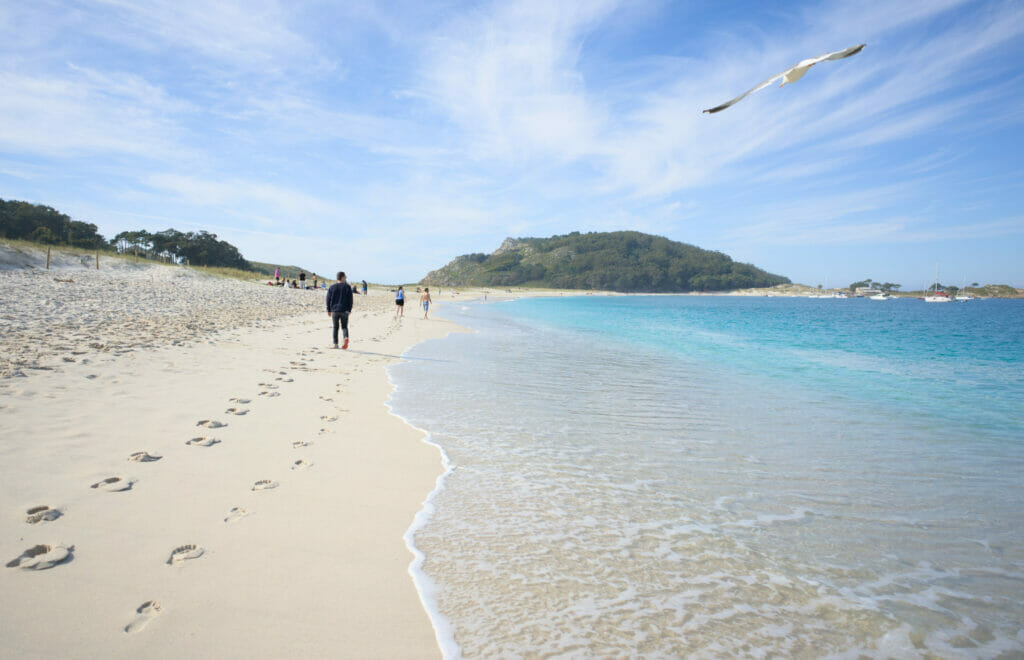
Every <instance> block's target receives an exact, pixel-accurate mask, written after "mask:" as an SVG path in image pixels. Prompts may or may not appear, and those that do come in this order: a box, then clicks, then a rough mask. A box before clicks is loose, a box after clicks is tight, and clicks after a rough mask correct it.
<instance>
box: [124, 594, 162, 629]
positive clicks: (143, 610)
mask: <svg viewBox="0 0 1024 660" xmlns="http://www.w3.org/2000/svg"><path fill="white" fill-rule="evenodd" d="M135 614H137V615H138V616H136V617H135V618H134V619H132V621H131V623H129V624H128V625H127V626H125V627H124V631H125V632H126V633H128V634H129V635H131V634H132V633H137V632H139V631H140V630H142V629H143V628H145V627H146V624H147V623H149V622H150V621H152V620H153V619H155V618H156V617H157V616H159V615H160V603H158V602H156V601H155V600H147V601H146V602H145V603H143V604H142V605H139V606H138V607H137V608H136V609H135Z"/></svg>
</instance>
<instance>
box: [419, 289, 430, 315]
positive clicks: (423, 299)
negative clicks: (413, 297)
mask: <svg viewBox="0 0 1024 660" xmlns="http://www.w3.org/2000/svg"><path fill="white" fill-rule="evenodd" d="M430 302H431V301H430V287H429V286H427V287H423V293H421V294H420V304H421V305H423V318H427V311H428V310H430Z"/></svg>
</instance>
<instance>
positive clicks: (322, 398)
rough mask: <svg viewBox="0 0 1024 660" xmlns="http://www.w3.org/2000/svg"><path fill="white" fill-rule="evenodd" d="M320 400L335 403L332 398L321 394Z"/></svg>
mask: <svg viewBox="0 0 1024 660" xmlns="http://www.w3.org/2000/svg"><path fill="white" fill-rule="evenodd" d="M318 398H319V399H320V400H321V401H334V399H332V398H331V397H329V396H324V395H323V394H320V395H319V396H318Z"/></svg>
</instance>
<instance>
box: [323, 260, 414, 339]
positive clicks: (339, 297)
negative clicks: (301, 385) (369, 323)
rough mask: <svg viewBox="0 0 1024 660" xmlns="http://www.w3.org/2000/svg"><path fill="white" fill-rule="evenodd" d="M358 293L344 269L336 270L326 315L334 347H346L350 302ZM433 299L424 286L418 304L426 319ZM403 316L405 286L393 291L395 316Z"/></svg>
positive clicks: (363, 283) (328, 292) (328, 294)
mask: <svg viewBox="0 0 1024 660" xmlns="http://www.w3.org/2000/svg"><path fill="white" fill-rule="evenodd" d="M362 285H363V295H364V296H365V295H366V291H367V285H366V280H363V281H362ZM354 293H358V291H356V290H355V289H353V287H352V285H351V284H349V283H348V278H347V277H346V276H345V272H344V271H338V276H337V282H335V283H334V284H332V285H331V288H329V289H327V315H328V316H329V317H331V324H332V326H333V334H332V335H331V339H332V340H333V347H334V348H341V349H343V350H344V349H347V348H348V318H349V315H350V314H351V313H352V302H353V294H354ZM432 302H433V300H432V299H431V298H430V287H425V288H424V289H423V292H422V293H421V294H420V305H421V306H422V307H423V318H424V319H426V318H427V315H428V314H429V312H430V303H432ZM404 316H405V288H404V287H401V286H400V287H398V291H397V292H395V318H403V317H404ZM339 328H340V329H341V339H342V343H341V345H340V346H339V345H338V329H339Z"/></svg>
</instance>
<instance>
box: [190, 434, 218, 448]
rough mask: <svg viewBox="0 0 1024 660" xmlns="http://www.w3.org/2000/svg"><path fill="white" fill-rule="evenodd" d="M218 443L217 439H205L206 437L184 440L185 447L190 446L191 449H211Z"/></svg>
mask: <svg viewBox="0 0 1024 660" xmlns="http://www.w3.org/2000/svg"><path fill="white" fill-rule="evenodd" d="M218 442H220V440H218V439H217V438H207V437H206V436H199V437H198V438H192V439H191V440H186V441H185V444H186V445H192V446H193V447H212V446H214V445H215V444H217V443H218Z"/></svg>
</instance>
